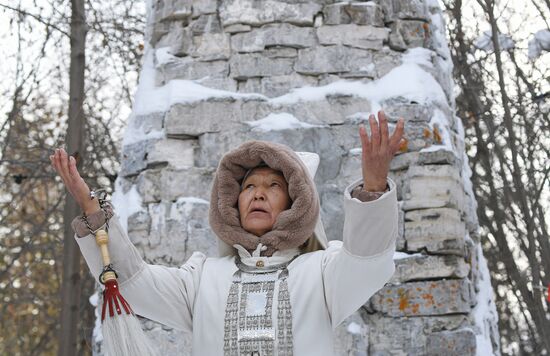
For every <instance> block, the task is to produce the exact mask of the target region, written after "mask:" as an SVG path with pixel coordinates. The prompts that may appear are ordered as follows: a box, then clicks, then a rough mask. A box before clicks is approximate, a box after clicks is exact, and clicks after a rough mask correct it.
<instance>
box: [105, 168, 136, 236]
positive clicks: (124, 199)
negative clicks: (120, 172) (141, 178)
mask: <svg viewBox="0 0 550 356" xmlns="http://www.w3.org/2000/svg"><path fill="white" fill-rule="evenodd" d="M121 179H122V178H118V179H117V180H116V182H115V189H114V193H113V196H112V198H111V201H112V203H113V207H114V209H115V211H116V214H117V215H118V218H119V221H120V225H121V226H122V228H123V229H124V231H126V233H128V217H130V216H131V215H132V214H134V213H137V212H139V211H142V210H144V209H143V206H142V204H141V203H142V199H141V195H140V194H139V192H138V191H137V186H136V185H132V188H130V190H128V191H127V192H126V193H123V190H124V189H123V187H122V180H121Z"/></svg>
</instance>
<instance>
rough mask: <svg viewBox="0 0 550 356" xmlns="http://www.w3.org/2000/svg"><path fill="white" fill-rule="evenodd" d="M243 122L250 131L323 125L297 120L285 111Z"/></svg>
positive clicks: (307, 127)
mask: <svg viewBox="0 0 550 356" xmlns="http://www.w3.org/2000/svg"><path fill="white" fill-rule="evenodd" d="M245 123H246V124H248V125H249V126H250V127H252V131H261V132H268V131H280V130H286V129H299V128H304V129H309V128H313V127H323V126H319V125H312V124H308V123H306V122H302V121H300V120H298V119H297V118H296V117H295V116H294V115H292V114H289V113H286V112H282V113H271V114H269V115H267V116H266V117H265V118H263V119H260V120H256V121H245Z"/></svg>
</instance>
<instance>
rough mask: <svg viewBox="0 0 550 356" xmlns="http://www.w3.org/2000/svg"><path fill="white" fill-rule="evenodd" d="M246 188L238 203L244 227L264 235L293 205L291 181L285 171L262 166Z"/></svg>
mask: <svg viewBox="0 0 550 356" xmlns="http://www.w3.org/2000/svg"><path fill="white" fill-rule="evenodd" d="M242 187H243V188H242V190H241V193H240V194H239V202H238V205H239V214H240V219H241V226H242V227H243V229H245V230H246V231H248V232H250V233H252V234H254V235H256V236H262V235H263V234H265V233H266V232H268V231H271V229H272V228H273V224H275V221H276V220H277V216H279V213H280V212H281V211H284V210H286V209H288V208H289V207H290V197H289V195H288V184H287V182H286V180H285V178H284V177H283V175H282V173H281V172H279V171H276V170H274V169H272V168H269V167H261V168H255V169H253V170H252V172H250V174H249V175H248V177H246V179H245V181H244V182H243V185H242Z"/></svg>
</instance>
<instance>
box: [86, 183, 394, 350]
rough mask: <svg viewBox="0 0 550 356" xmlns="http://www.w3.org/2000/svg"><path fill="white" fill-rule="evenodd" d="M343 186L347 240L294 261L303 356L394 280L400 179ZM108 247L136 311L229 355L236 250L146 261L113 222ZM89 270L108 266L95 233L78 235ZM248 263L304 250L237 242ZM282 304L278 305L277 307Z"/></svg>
mask: <svg viewBox="0 0 550 356" xmlns="http://www.w3.org/2000/svg"><path fill="white" fill-rule="evenodd" d="M360 183H361V181H357V182H355V183H353V184H352V185H350V186H348V187H347V188H346V190H345V192H344V210H345V222H344V231H343V242H340V241H331V242H330V243H329V246H328V248H327V249H326V250H320V251H315V252H310V253H305V254H302V255H300V256H298V257H297V258H296V259H294V260H293V261H292V262H291V263H290V265H289V266H288V271H289V276H288V290H289V293H290V301H291V308H292V332H293V352H294V355H298V356H307V355H315V356H324V355H327V356H328V355H333V329H334V328H335V327H336V326H338V325H339V324H340V323H341V322H342V321H343V320H344V319H345V318H347V317H348V316H350V315H351V314H352V313H354V312H355V311H356V310H357V309H359V308H360V307H361V306H362V305H363V304H365V303H366V302H367V300H368V299H369V298H370V297H371V296H372V295H373V294H374V293H375V292H376V291H378V290H379V289H380V288H382V287H383V286H384V284H385V283H386V282H387V281H388V280H389V279H390V278H391V276H392V275H393V273H394V270H395V266H394V262H393V254H394V250H395V241H396V237H397V197H396V187H395V183H394V182H393V181H391V180H388V185H389V187H390V190H389V191H388V192H386V193H385V194H384V195H382V196H381V197H380V198H378V199H377V200H374V201H369V202H361V201H359V200H357V199H355V198H352V197H351V195H350V192H351V190H352V189H353V188H354V187H355V186H357V185H358V184H360ZM109 226H110V228H109V237H110V239H109V250H110V253H111V260H112V263H113V265H114V267H115V269H116V271H117V273H118V276H119V283H120V289H121V292H122V295H123V296H124V297H125V298H126V299H127V300H128V302H129V303H130V305H131V307H132V308H133V310H134V312H135V313H136V314H138V315H141V316H144V317H146V318H149V319H151V320H155V321H157V322H160V323H162V324H165V325H167V326H169V327H173V328H176V329H181V330H185V331H188V332H192V339H193V355H206V356H217V355H223V342H224V314H225V307H226V302H227V296H228V293H229V288H230V286H231V283H232V276H233V273H234V272H235V271H236V270H237V267H236V265H235V257H234V256H226V257H221V258H207V257H206V256H205V255H204V254H202V253H200V252H195V253H194V254H193V255H192V256H191V257H190V258H189V260H188V261H187V262H186V263H185V264H184V265H183V266H181V267H179V268H176V267H165V266H159V265H149V264H147V263H145V262H144V261H143V260H142V259H141V257H140V254H139V252H138V251H137V250H136V248H135V247H134V246H133V245H132V243H131V242H130V240H129V238H128V236H127V234H126V233H125V232H124V231H123V229H122V228H121V225H120V224H119V222H118V220H117V218H116V216H114V217H112V218H111V219H110V221H109ZM76 241H77V242H78V244H79V246H80V249H81V251H82V254H83V255H84V258H85V260H86V263H87V264H88V266H89V268H90V271H91V273H92V274H93V275H94V276H95V277H97V276H99V274H100V272H101V268H102V262H101V256H100V253H99V249H98V247H97V246H96V244H95V240H94V238H93V236H92V235H88V236H85V237H82V238H76ZM238 252H239V255H240V257H241V260H242V262H243V263H244V264H246V265H249V266H256V263H257V261H259V260H261V261H263V263H264V265H265V266H269V265H273V264H279V263H281V262H286V261H288V260H290V259H292V258H293V257H294V256H296V255H297V254H299V250H297V249H292V250H286V251H277V252H275V253H274V254H273V256H272V257H260V256H252V255H250V253H248V251H246V250H244V249H243V248H238ZM274 309H276V308H274Z"/></svg>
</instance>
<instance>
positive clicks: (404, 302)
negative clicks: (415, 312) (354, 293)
mask: <svg viewBox="0 0 550 356" xmlns="http://www.w3.org/2000/svg"><path fill="white" fill-rule="evenodd" d="M408 307H409V298H407V296H406V295H402V296H400V297H399V310H401V311H403V310H405V309H407V308H408Z"/></svg>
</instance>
